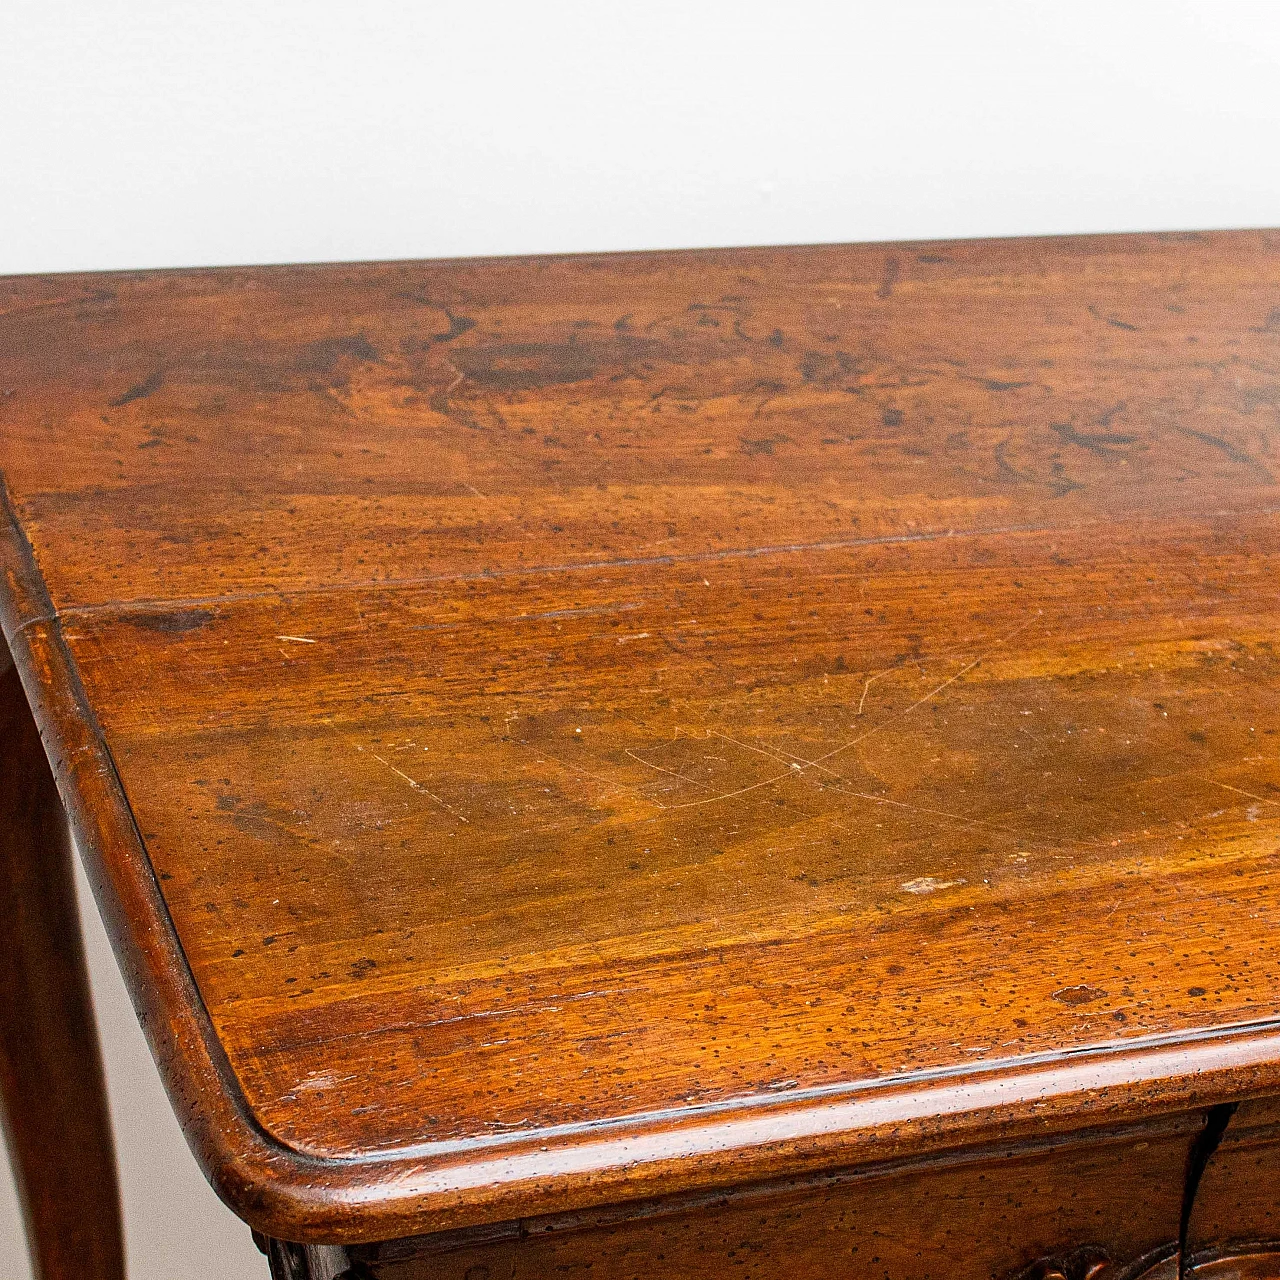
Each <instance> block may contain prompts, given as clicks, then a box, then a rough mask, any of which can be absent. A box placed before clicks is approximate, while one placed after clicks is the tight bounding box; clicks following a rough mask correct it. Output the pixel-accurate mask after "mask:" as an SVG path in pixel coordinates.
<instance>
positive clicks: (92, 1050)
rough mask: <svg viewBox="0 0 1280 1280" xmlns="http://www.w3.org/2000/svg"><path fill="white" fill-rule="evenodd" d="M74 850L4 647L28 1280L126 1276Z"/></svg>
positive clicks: (11, 1071)
mask: <svg viewBox="0 0 1280 1280" xmlns="http://www.w3.org/2000/svg"><path fill="white" fill-rule="evenodd" d="M71 856H72V855H71V841H70V838H69V835H68V832H67V825H66V819H65V816H64V814H63V810H62V804H61V802H60V801H59V799H58V793H57V790H56V788H55V786H54V782H53V776H52V774H51V773H50V771H49V764H48V761H47V759H46V757H45V753H44V747H43V746H42V744H41V742H40V735H39V733H38V732H37V730H36V726H35V723H34V722H33V720H32V718H31V712H30V709H29V708H28V705H27V700H26V697H25V695H24V694H23V691H22V686H21V685H20V683H19V681H18V676H17V672H16V671H15V670H14V668H13V665H12V663H11V661H10V659H9V653H8V650H7V648H6V647H5V645H4V642H3V640H0V1102H2V1103H3V1105H2V1106H0V1118H3V1121H4V1130H5V1136H6V1138H7V1139H8V1146H9V1154H10V1158H11V1160H12V1162H13V1169H14V1180H15V1182H16V1183H17V1186H18V1194H19V1197H20V1199H21V1201H22V1206H23V1212H24V1215H25V1218H26V1224H27V1240H28V1243H29V1247H30V1250H31V1258H32V1263H33V1266H34V1269H35V1275H36V1277H37V1280H71V1278H72V1277H75V1278H76V1280H122V1278H123V1276H124V1247H123V1239H122V1232H121V1225H120V1194H119V1190H118V1187H117V1183H116V1168H115V1152H114V1148H113V1145H112V1141H111V1125H110V1121H109V1118H108V1112H107V1099H106V1091H105V1088H104V1084H103V1075H102V1059H101V1055H100V1054H99V1051H98V1041H97V1035H96V1030H95V1027H94V1021H93V1007H92V1005H91V1004H90V1000H89V981H88V974H87V972H86V970H85V961H84V946H83V943H82V942H81V939H80V928H79V919H78V917H77V914H76V898H75V883H74V880H73V879H72V866H71Z"/></svg>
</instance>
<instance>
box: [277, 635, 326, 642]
mask: <svg viewBox="0 0 1280 1280" xmlns="http://www.w3.org/2000/svg"><path fill="white" fill-rule="evenodd" d="M276 639H277V640H291V641H293V643H294V644H316V643H317V642H316V641H315V640H312V639H311V638H310V637H309V636H276Z"/></svg>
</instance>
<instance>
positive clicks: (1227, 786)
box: [1205, 778, 1280, 806]
mask: <svg viewBox="0 0 1280 1280" xmlns="http://www.w3.org/2000/svg"><path fill="white" fill-rule="evenodd" d="M1205 781H1206V782H1208V783H1211V784H1212V785H1213V786H1215V787H1221V788H1222V789H1223V790H1224V791H1234V792H1235V793H1236V795H1238V796H1248V797H1249V799H1250V800H1257V801H1259V802H1260V803H1261V804H1274V805H1277V806H1280V800H1272V799H1270V798H1268V797H1267V796H1259V795H1254V793H1253V792H1252V791H1246V790H1245V789H1244V788H1243V787H1233V786H1232V785H1231V784H1230V783H1229V782H1219V781H1218V780H1217V778H1206V779H1205Z"/></svg>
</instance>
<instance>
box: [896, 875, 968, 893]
mask: <svg viewBox="0 0 1280 1280" xmlns="http://www.w3.org/2000/svg"><path fill="white" fill-rule="evenodd" d="M964 883H966V882H965V881H964V880H963V879H960V880H939V879H938V878H937V877H936V876H920V877H918V878H917V879H915V880H907V881H906V882H905V883H903V884H902V885H900V886H899V887H900V888H902V889H905V890H906V891H907V892H908V893H937V892H938V890H939V889H954V888H956V886H957V885H962V884H964Z"/></svg>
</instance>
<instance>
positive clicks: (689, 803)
mask: <svg viewBox="0 0 1280 1280" xmlns="http://www.w3.org/2000/svg"><path fill="white" fill-rule="evenodd" d="M1040 613H1041V611H1040V610H1037V611H1036V613H1035V615H1034V616H1032V617H1030V618H1028V619H1027V620H1026V621H1025V622H1024V623H1022V625H1021V626H1018V627H1015V628H1014V629H1013V630H1012V631H1010V632H1009V633H1008V634H1007V635H1004V636H1002V637H1001V638H1000V639H999V640H997V641H996V642H995V644H993V645H992V646H991V647H990V648H989V649H985V650H983V652H982V653H980V654H979V655H978V656H977V657H976V658H974V659H973V660H972V661H971V662H966V663H965V665H964V666H963V667H961V668H960V670H959V671H957V672H956V673H955V674H954V675H952V676H949V677H948V678H947V679H946V680H944V681H943V682H942V683H941V684H940V685H937V686H936V687H935V688H933V689H930V690H929V692H928V693H926V694H925V695H924V697H922V698H917V699H916V701H915V702H913V703H912V704H911V705H910V706H909V707H908V708H907V709H906V710H905V711H903V712H902V713H901V714H900V715H897V716H893V717H891V718H890V719H888V720H884V721H882V722H881V723H880V724H877V725H873V726H872V727H871V728H870V729H868V730H867V731H866V732H865V733H861V734H859V735H858V736H857V737H856V738H852V739H850V740H849V741H848V742H845V743H842V744H841V745H840V746H838V747H833V748H832V749H831V750H830V751H828V752H826V753H824V754H823V755H820V756H818V757H817V758H816V759H813V760H805V759H803V758H802V757H799V756H796V757H793V758H792V761H798V764H797V763H794V762H789V767H788V768H787V769H786V770H785V771H784V772H783V773H778V774H774V775H773V777H771V778H765V779H763V780H762V781H760V782H753V783H751V784H750V786H746V787H739V788H738V789H737V790H736V791H727V792H725V793H724V794H722V795H715V796H708V797H707V798H706V799H704V800H686V801H685V802H684V804H673V805H669V806H668V805H664V806H661V807H662V808H664V809H689V808H693V807H694V806H696V805H704V804H715V803H716V802H717V801H719V800H732V799H733V798H734V797H735V796H741V795H746V793H747V792H748V791H755V790H757V789H758V788H759V787H767V786H770V785H771V784H772V783H775V782H781V781H782V779H783V778H794V777H795V776H796V775H797V774H800V773H803V772H804V770H805V769H813V768H817V769H822V770H823V772H825V773H830V774H832V776H833V777H835V778H837V779H838V780H839V781H841V782H847V781H848V779H847V778H843V777H841V775H840V774H838V773H834V772H833V771H832V770H830V769H827V768H825V767H824V766H823V764H822V762H823V761H824V760H830V759H831V758H832V757H833V756H838V755H839V754H840V753H841V752H842V751H848V750H849V748H850V747H856V746H857V745H858V743H860V742H865V741H866V740H867V739H868V738H869V737H871V736H872V734H876V733H879V732H880V730H881V729H884V728H887V727H888V726H889V725H891V724H895V723H898V722H900V721H902V720H905V719H906V718H907V716H909V715H910V714H911V713H912V712H913V711H915V710H917V709H918V708H919V707H922V706H924V704H925V703H926V702H929V701H931V700H932V699H933V698H936V697H937V696H938V694H940V693H941V692H942V691H943V690H944V689H946V688H947V687H948V686H950V685H953V684H955V682H956V681H957V680H959V679H960V677H961V676H963V675H965V674H966V673H968V672H970V671H972V670H973V669H974V667H976V666H978V665H979V664H980V663H982V662H985V661H986V659H987V658H989V657H990V656H991V655H992V654H993V653H994V652H995V651H996V650H997V649H998V648H1000V647H1001V645H1005V644H1008V643H1009V641H1010V640H1012V639H1013V638H1014V637H1015V636H1018V635H1020V634H1021V633H1022V632H1024V631H1025V630H1026V629H1027V628H1028V627H1029V626H1030V625H1031V624H1032V623H1033V622H1034V621H1035V620H1036V618H1037V617H1039V616H1040ZM864 695H865V690H864ZM713 732H714V731H713ZM716 736H717V737H720V738H725V740H726V741H727V742H734V743H735V745H736V746H739V747H746V749H747V750H748V751H759V752H760V754H761V755H770V756H773V758H774V759H776V760H779V761H781V759H782V757H780V756H778V755H776V754H774V753H773V752H769V751H764V750H762V749H761V748H759V747H747V746H746V743H742V742H735V740H734V739H733V738H728V737H726V735H725V734H722V733H717V734H716ZM628 754H630V752H628ZM640 763H641V764H646V763H648V762H647V761H644V760H642V761H641V762H640ZM651 767H652V768H657V767H658V766H656V765H654V766H651ZM666 772H668V773H669V772H670V770H667V771H666ZM677 776H679V775H677ZM686 781H691V779H686ZM842 794H847V795H855V796H858V798H860V799H864V800H874V801H876V802H877V803H879V804H892V805H897V806H899V807H901V808H904V809H913V808H915V806H913V805H909V804H905V803H904V802H902V801H900V800H889V799H886V798H885V797H883V796H871V795H862V794H861V793H859V792H852V791H851V792H844V793H842ZM919 812H927V811H926V810H919ZM941 816H945V817H950V818H955V819H958V820H959V821H961V822H973V821H974V820H973V819H970V818H964V817H962V816H961V815H959V814H945V815H941ZM984 825H985V824H984Z"/></svg>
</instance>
